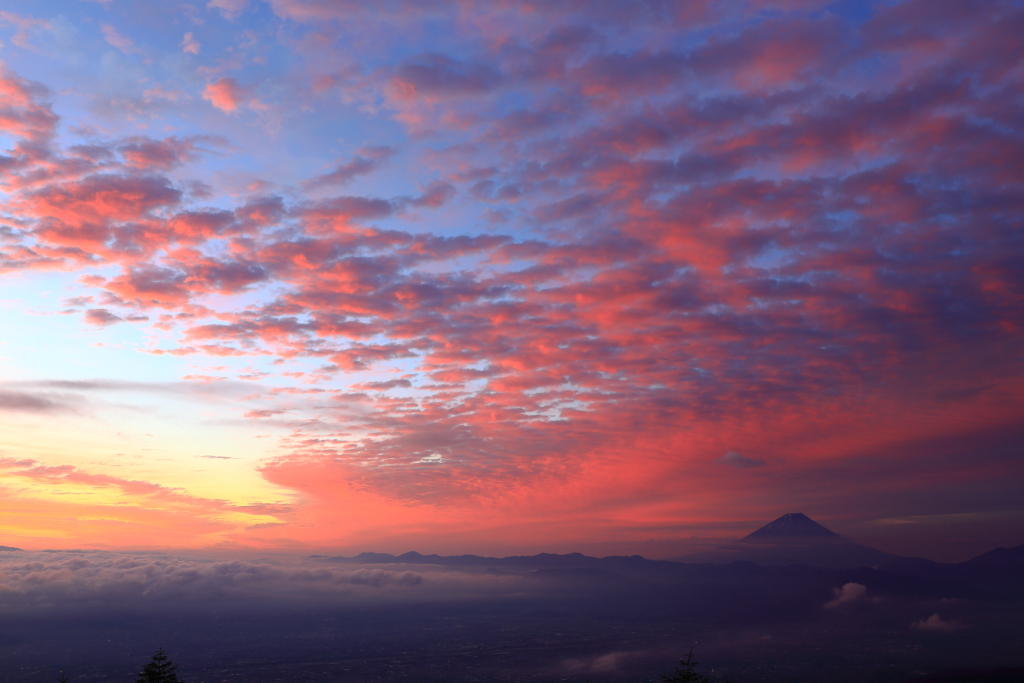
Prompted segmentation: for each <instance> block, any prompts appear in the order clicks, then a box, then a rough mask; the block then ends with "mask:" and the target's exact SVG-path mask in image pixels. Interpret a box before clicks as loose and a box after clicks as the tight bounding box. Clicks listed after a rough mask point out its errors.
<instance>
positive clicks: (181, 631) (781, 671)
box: [0, 551, 1024, 683]
mask: <svg viewBox="0 0 1024 683" xmlns="http://www.w3.org/2000/svg"><path fill="white" fill-rule="evenodd" d="M559 563H561V564H562V565H564V566H551V564H552V563H551V562H550V561H549V562H547V563H546V564H547V566H543V565H544V563H538V564H537V565H535V566H529V563H527V564H526V565H524V566H518V567H509V566H504V565H499V566H489V565H488V564H487V563H483V564H481V565H480V566H438V565H432V564H396V563H388V564H356V563H352V562H345V561H338V560H337V559H336V558H335V559H332V558H308V557H306V558H300V557H286V556H274V557H267V558H262V559H258V560H252V559H250V560H244V561H243V560H223V559H208V558H203V557H199V556H193V557H186V556H171V555H164V554H157V553H115V552H101V551H82V552H67V551H52V552H4V553H0V660H2V661H3V662H4V667H3V668H4V673H3V680H4V681H11V682H12V683H15V682H22V681H25V682H28V681H33V682H39V683H44V682H48V681H55V680H56V679H57V678H58V677H59V676H60V674H61V672H63V673H64V674H66V675H67V676H68V678H69V679H70V680H71V681H97V682H100V681H130V680H133V678H134V674H135V673H137V672H138V670H139V668H140V667H141V666H142V665H143V664H144V663H145V662H146V661H148V659H149V657H150V655H152V654H153V652H154V651H155V650H156V649H157V648H158V647H163V648H165V649H166V650H167V652H168V654H169V655H170V656H171V658H172V659H173V660H174V661H175V662H176V663H178V664H179V666H180V668H179V670H178V672H179V675H180V676H181V678H182V679H183V680H184V681H186V682H187V683H211V682H214V681H216V682H222V681H229V682H236V681H237V682H247V683H248V682H251V683H263V682H265V681H266V682H270V681H289V682H293V681H325V680H329V681H335V680H336V681H353V682H354V681H377V680H410V681H413V680H415V681H451V680H468V681H490V680H502V681H549V680H550V681H584V680H587V679H589V680H591V681H594V682H595V683H596V682H599V681H620V680H634V681H645V680H660V679H658V676H657V674H658V673H669V672H670V671H671V670H672V668H673V665H674V664H675V661H676V660H677V659H678V658H679V657H680V656H682V655H684V654H685V653H686V651H687V650H688V649H689V648H690V647H691V646H693V647H694V651H695V654H696V658H697V659H698V660H699V661H700V662H701V667H700V668H701V670H702V671H703V672H705V673H710V674H712V675H713V678H715V679H720V678H721V679H724V678H725V677H729V678H730V679H731V680H732V681H733V683H750V682H753V681H779V682H781V681H825V680H828V681H875V680H876V681H880V682H881V681H904V680H912V679H913V678H914V677H915V676H919V675H922V674H926V673H933V672H936V671H940V670H943V669H948V668H952V667H978V668H993V667H996V666H1021V665H1022V663H1024V662H1022V660H1024V657H1021V655H1020V654H1019V653H1021V652H1024V631H1022V627H1021V624H1020V619H1019V616H1020V613H1021V610H1020V607H1021V596H1020V594H1019V593H1015V592H1014V591H1012V590H1011V591H1010V592H1009V593H1007V592H1006V591H1003V592H999V591H995V592H993V591H988V592H986V591H985V589H984V588H983V587H982V588H979V587H977V586H973V585H969V584H966V583H963V582H960V583H958V582H956V581H940V580H937V579H926V578H921V577H916V576H905V575H896V574H891V573H886V572H879V571H876V570H871V569H858V570H824V569H815V568H811V567H807V566H793V567H760V566H757V565H753V564H749V563H746V564H745V563H737V564H733V565H724V566H723V565H717V566H716V565H682V564H678V563H668V562H653V561H643V560H639V559H635V558H621V559H619V560H609V561H604V560H602V561H593V562H589V561H588V562H586V563H577V564H580V566H573V564H574V563H573V562H572V561H569V560H566V561H564V562H562V561H558V562H555V563H554V564H555V565H558V564H559Z"/></svg>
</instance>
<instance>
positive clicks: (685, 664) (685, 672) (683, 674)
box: [661, 647, 729, 683]
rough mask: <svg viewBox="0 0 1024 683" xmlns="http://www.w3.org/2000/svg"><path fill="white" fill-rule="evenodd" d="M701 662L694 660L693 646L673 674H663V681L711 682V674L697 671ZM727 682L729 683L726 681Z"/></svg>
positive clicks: (676, 682)
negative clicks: (702, 673) (705, 674)
mask: <svg viewBox="0 0 1024 683" xmlns="http://www.w3.org/2000/svg"><path fill="white" fill-rule="evenodd" d="M698 664H700V662H695V661H693V648H692V647H691V648H690V652H689V653H688V654H687V655H686V659H680V660H679V666H677V667H676V670H675V671H674V672H672V675H671V676H665V675H664V674H662V676H661V680H662V681H663V683H711V676H701V675H700V674H699V673H697V671H696V669H697V665H698ZM725 683H729V681H726V682H725Z"/></svg>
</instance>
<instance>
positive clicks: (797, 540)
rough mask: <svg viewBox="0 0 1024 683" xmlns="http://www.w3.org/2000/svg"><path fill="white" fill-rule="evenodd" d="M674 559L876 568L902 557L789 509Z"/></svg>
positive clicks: (722, 562) (717, 562)
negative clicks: (726, 540) (729, 540)
mask: <svg viewBox="0 0 1024 683" xmlns="http://www.w3.org/2000/svg"><path fill="white" fill-rule="evenodd" d="M671 559H672V560H674V561H676V562H711V563H714V564H725V563H728V562H737V561H739V562H756V563H758V564H762V565H790V564H809V565H813V566H815V567H826V568H831V569H853V568H856V567H874V566H877V565H880V564H883V563H886V562H891V561H893V560H897V559H900V558H899V556H897V555H892V554H890V553H887V552H883V551H881V550H877V549H875V548H870V547H868V546H866V545H861V544H860V543H854V542H853V541H850V540H848V539H846V538H843V537H842V536H840V535H839V534H837V533H835V532H834V531H832V530H831V529H828V528H826V527H824V526H822V525H821V524H818V523H817V522H815V521H814V520H813V519H811V518H810V517H808V516H807V515H805V514H803V513H802V512H790V513H787V514H785V515H782V516H781V517H779V518H778V519H775V520H773V521H771V522H769V523H768V524H765V525H764V526H763V527H761V528H760V529H758V530H757V531H754V532H753V533H750V534H748V535H746V536H744V537H743V538H741V539H738V540H736V541H734V542H733V543H730V544H727V545H721V546H718V547H717V548H715V549H714V550H706V551H703V552H699V553H692V554H689V555H682V556H679V557H673V558H671Z"/></svg>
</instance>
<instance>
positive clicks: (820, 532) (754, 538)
mask: <svg viewBox="0 0 1024 683" xmlns="http://www.w3.org/2000/svg"><path fill="white" fill-rule="evenodd" d="M781 538H786V539H788V538H834V539H835V538H842V536H840V535H839V534H837V533H836V532H834V531H832V530H830V529H826V528H825V527H823V526H822V525H820V524H818V523H817V522H815V521H814V520H813V519H811V518H810V517H808V516H807V515H805V514H804V513H802V512H789V513H787V514H785V515H782V516H781V517H779V518H778V519H776V520H774V521H772V522H768V523H767V524H765V525H764V526H763V527H761V528H760V529H758V530H757V531H755V532H753V533H751V534H749V535H747V536H744V537H743V538H741V539H740V541H739V542H740V543H747V542H750V543H756V542H759V541H767V542H771V541H772V540H774V539H781Z"/></svg>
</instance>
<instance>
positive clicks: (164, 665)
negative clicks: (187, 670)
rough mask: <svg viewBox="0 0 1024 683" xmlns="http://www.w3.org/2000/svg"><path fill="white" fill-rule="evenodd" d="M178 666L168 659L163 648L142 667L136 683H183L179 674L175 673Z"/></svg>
mask: <svg viewBox="0 0 1024 683" xmlns="http://www.w3.org/2000/svg"><path fill="white" fill-rule="evenodd" d="M177 668H178V665H177V664H175V663H174V662H172V661H171V660H169V659H168V658H167V653H166V652H164V649H163V648H160V649H159V650H157V651H156V654H155V655H153V659H152V660H151V661H150V662H149V663H148V664H146V666H144V667H142V671H140V672H139V677H138V678H136V679H135V683H181V680H180V679H179V678H178V674H176V673H174V672H175V670H176V669H177Z"/></svg>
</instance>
